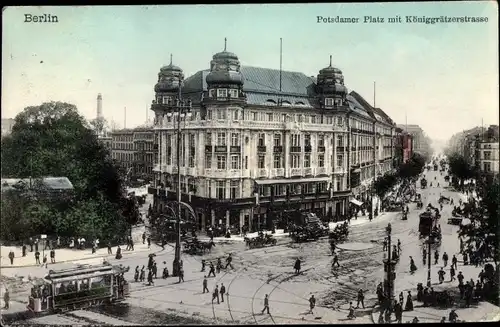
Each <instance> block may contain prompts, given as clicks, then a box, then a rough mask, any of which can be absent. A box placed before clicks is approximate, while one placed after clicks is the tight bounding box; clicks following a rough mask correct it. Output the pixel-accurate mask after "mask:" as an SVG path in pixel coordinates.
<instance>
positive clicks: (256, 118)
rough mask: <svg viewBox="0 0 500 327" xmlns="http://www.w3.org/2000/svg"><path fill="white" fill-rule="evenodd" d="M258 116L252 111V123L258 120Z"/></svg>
mask: <svg viewBox="0 0 500 327" xmlns="http://www.w3.org/2000/svg"><path fill="white" fill-rule="evenodd" d="M258 118H259V115H258V114H257V112H255V111H252V120H253V121H258V120H259V119H258Z"/></svg>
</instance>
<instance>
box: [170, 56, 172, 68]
mask: <svg viewBox="0 0 500 327" xmlns="http://www.w3.org/2000/svg"><path fill="white" fill-rule="evenodd" d="M170 66H172V54H170Z"/></svg>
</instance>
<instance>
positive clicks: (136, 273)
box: [134, 266, 139, 282]
mask: <svg viewBox="0 0 500 327" xmlns="http://www.w3.org/2000/svg"><path fill="white" fill-rule="evenodd" d="M134 280H135V281H136V282H137V281H138V280H139V266H136V267H135V272H134Z"/></svg>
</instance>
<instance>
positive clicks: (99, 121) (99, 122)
mask: <svg viewBox="0 0 500 327" xmlns="http://www.w3.org/2000/svg"><path fill="white" fill-rule="evenodd" d="M89 124H90V127H91V129H92V130H93V131H94V132H95V133H96V134H97V135H103V134H105V133H106V131H108V130H109V124H108V121H107V120H106V119H105V118H103V117H97V118H94V119H92V120H91V121H89Z"/></svg>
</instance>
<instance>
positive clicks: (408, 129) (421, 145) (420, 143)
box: [397, 124, 432, 156]
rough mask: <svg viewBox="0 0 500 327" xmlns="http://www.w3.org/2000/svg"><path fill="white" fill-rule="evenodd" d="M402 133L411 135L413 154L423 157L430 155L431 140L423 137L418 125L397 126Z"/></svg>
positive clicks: (423, 133) (422, 131)
mask: <svg viewBox="0 0 500 327" xmlns="http://www.w3.org/2000/svg"><path fill="white" fill-rule="evenodd" d="M397 126H398V127H399V128H401V129H402V130H403V132H405V133H407V134H409V135H411V140H412V141H411V142H412V146H413V148H412V150H413V152H417V153H420V154H422V155H424V156H430V155H432V149H431V140H430V139H429V138H428V137H427V136H426V135H425V132H424V130H423V129H422V128H421V127H420V126H418V125H403V124H398V125H397Z"/></svg>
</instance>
